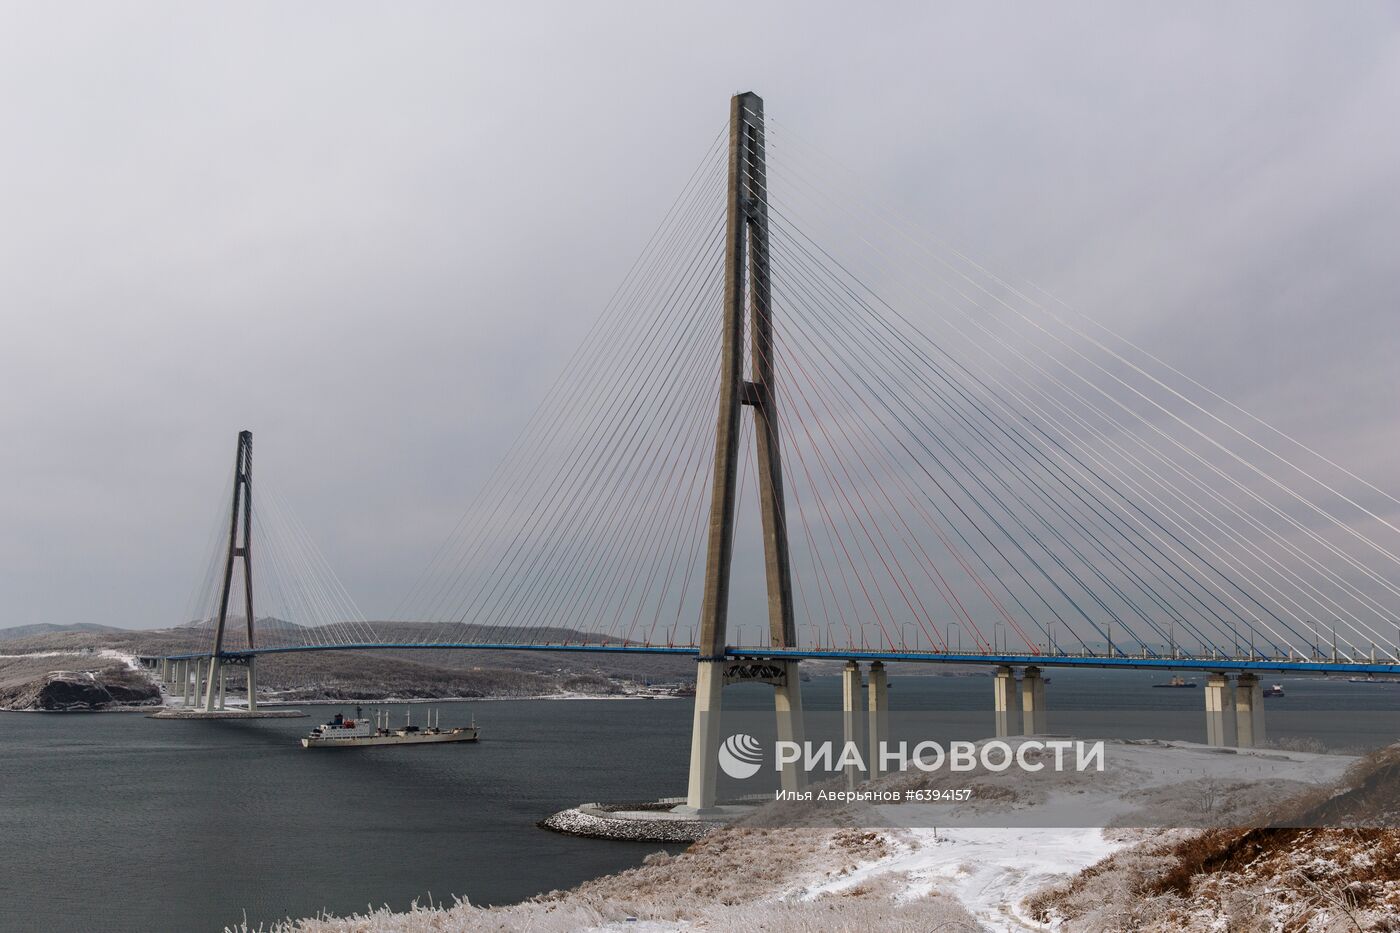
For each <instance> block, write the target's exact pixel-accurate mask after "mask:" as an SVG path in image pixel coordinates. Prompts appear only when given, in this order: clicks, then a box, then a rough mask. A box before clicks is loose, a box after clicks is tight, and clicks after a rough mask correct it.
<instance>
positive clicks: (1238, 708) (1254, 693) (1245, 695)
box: [1235, 674, 1264, 748]
mask: <svg viewBox="0 0 1400 933" xmlns="http://www.w3.org/2000/svg"><path fill="white" fill-rule="evenodd" d="M1235 737H1236V740H1237V741H1238V742H1239V747H1240V748H1254V747H1256V746H1259V745H1263V744H1264V690H1263V688H1262V687H1260V685H1259V677H1258V676H1257V675H1255V674H1240V675H1239V676H1238V677H1237V678H1235Z"/></svg>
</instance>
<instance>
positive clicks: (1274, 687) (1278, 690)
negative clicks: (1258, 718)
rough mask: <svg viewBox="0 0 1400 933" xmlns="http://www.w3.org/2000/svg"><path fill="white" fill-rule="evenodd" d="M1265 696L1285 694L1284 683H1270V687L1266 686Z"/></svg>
mask: <svg viewBox="0 0 1400 933" xmlns="http://www.w3.org/2000/svg"><path fill="white" fill-rule="evenodd" d="M1264 696H1266V697H1281V696H1283V684H1269V686H1268V687H1266V688H1264Z"/></svg>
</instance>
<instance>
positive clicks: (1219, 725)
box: [1206, 674, 1235, 747]
mask: <svg viewBox="0 0 1400 933" xmlns="http://www.w3.org/2000/svg"><path fill="white" fill-rule="evenodd" d="M1234 692H1235V691H1234V688H1233V687H1231V685H1230V678H1229V676H1228V675H1226V674H1211V675H1210V676H1209V677H1207V678H1206V744H1207V745H1215V746H1218V747H1225V746H1231V745H1234V744H1235V715H1234V709H1235V698H1234Z"/></svg>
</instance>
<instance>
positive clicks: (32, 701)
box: [5, 671, 161, 712]
mask: <svg viewBox="0 0 1400 933" xmlns="http://www.w3.org/2000/svg"><path fill="white" fill-rule="evenodd" d="M6 700H7V702H6V703H5V705H6V707H8V708H9V709H14V710H47V711H53V712H86V711H93V710H105V709H115V708H118V707H124V706H159V705H160V702H161V698H160V689H159V688H158V687H157V686H156V685H155V684H153V683H151V682H150V681H148V680H146V679H144V678H141V677H139V676H127V672H125V671H110V672H109V671H49V672H47V673H46V674H43V675H42V676H40V677H38V678H36V679H34V680H32V681H30V682H29V683H28V684H25V685H22V686H19V687H18V688H17V689H12V690H11V691H10V695H9V696H8V697H7V698H6Z"/></svg>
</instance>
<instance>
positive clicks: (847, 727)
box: [841, 661, 865, 788]
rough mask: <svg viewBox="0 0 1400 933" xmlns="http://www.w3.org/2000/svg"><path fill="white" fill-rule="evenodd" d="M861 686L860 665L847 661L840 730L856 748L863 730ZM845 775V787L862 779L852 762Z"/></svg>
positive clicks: (852, 786) (842, 683)
mask: <svg viewBox="0 0 1400 933" xmlns="http://www.w3.org/2000/svg"><path fill="white" fill-rule="evenodd" d="M862 686H864V685H863V684H862V683H861V677H860V665H859V664H857V663H856V662H855V661H847V662H846V666H845V668H844V669H843V670H842V671H841V732H842V738H844V739H845V741H846V744H847V745H848V746H849V745H851V744H854V745H855V747H856V748H860V747H861V745H863V744H864V743H863V742H862V741H861V739H862V735H861V733H862V732H863V731H864V729H863V728H862V726H863V725H864V723H863V722H862V720H863V719H864V718H865V708H864V707H865V697H864V695H863V693H862V691H861V687H862ZM845 775H846V787H847V788H854V787H855V786H856V785H857V784H859V783H860V782H861V781H862V780H863V779H864V775H863V774H862V773H861V770H860V769H859V768H857V767H856V766H855V765H853V764H848V765H847V766H846V768H845Z"/></svg>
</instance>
